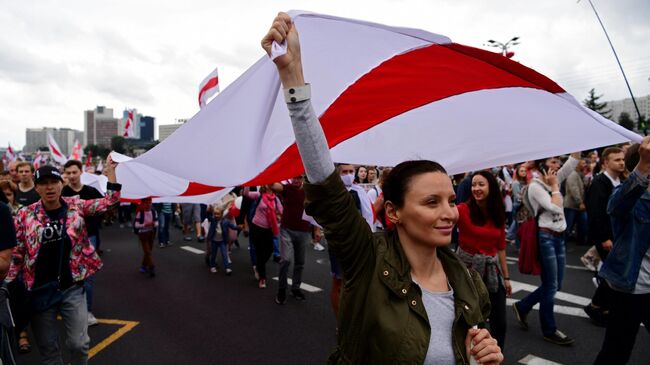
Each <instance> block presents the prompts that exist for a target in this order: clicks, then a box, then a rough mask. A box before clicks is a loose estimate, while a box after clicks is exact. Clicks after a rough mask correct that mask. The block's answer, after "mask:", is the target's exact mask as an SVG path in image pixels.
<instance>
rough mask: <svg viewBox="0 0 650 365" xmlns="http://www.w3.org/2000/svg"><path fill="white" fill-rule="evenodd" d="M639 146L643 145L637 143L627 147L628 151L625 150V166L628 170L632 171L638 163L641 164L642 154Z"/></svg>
mask: <svg viewBox="0 0 650 365" xmlns="http://www.w3.org/2000/svg"><path fill="white" fill-rule="evenodd" d="M639 147H641V145H640V144H638V143H635V144H633V145H631V146H630V148H628V149H627V152H625V168H626V169H627V171H630V172H632V170H634V168H635V167H636V165H638V164H639V160H640V159H641V156H640V155H639Z"/></svg>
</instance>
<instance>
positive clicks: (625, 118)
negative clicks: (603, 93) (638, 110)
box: [618, 112, 634, 131]
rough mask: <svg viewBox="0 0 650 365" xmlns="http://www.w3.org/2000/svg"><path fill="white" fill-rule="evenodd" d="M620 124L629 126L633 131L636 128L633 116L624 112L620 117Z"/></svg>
mask: <svg viewBox="0 0 650 365" xmlns="http://www.w3.org/2000/svg"><path fill="white" fill-rule="evenodd" d="M618 124H620V126H621V127H624V128H627V129H629V130H631V131H633V130H634V121H633V120H632V118H630V114H628V113H626V112H623V113H621V115H620V116H619V117H618Z"/></svg>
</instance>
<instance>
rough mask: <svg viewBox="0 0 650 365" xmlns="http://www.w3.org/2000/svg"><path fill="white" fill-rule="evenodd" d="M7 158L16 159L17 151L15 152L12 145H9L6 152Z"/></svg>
mask: <svg viewBox="0 0 650 365" xmlns="http://www.w3.org/2000/svg"><path fill="white" fill-rule="evenodd" d="M5 158H6V159H7V162H11V161H14V160H16V153H15V152H14V149H13V148H11V145H9V146H8V147H7V152H5Z"/></svg>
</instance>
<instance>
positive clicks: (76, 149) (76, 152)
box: [70, 140, 83, 161]
mask: <svg viewBox="0 0 650 365" xmlns="http://www.w3.org/2000/svg"><path fill="white" fill-rule="evenodd" d="M82 157H83V150H82V149H81V143H79V141H78V140H75V141H74V146H73V147H72V153H70V159H71V160H77V161H81V158H82Z"/></svg>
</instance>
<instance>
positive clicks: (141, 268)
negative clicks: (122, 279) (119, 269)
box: [140, 266, 147, 274]
mask: <svg viewBox="0 0 650 365" xmlns="http://www.w3.org/2000/svg"><path fill="white" fill-rule="evenodd" d="M140 273H141V274H146V273H147V268H146V267H144V266H140Z"/></svg>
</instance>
